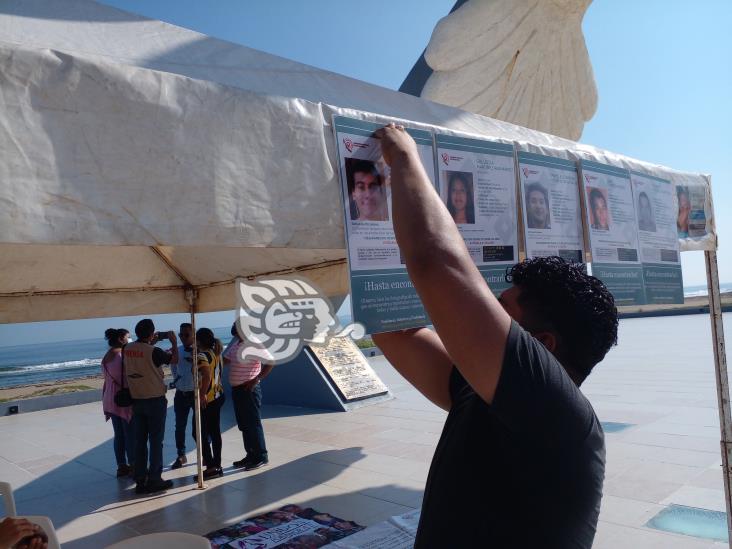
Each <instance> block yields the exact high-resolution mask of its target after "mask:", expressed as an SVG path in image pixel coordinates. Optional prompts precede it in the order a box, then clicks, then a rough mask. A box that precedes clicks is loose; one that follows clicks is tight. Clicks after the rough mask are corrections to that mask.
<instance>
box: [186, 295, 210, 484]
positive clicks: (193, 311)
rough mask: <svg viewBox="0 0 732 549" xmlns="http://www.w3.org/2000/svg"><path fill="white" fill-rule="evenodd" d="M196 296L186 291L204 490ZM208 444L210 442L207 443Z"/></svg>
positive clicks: (199, 464) (198, 459)
mask: <svg viewBox="0 0 732 549" xmlns="http://www.w3.org/2000/svg"><path fill="white" fill-rule="evenodd" d="M196 295H197V292H196V290H195V288H193V287H189V288H187V289H186V299H187V300H188V306H189V311H190V314H191V331H192V332H193V350H192V352H191V358H192V359H193V360H192V361H191V366H192V368H193V420H194V423H195V426H196V432H195V435H196V476H197V477H198V484H197V489H198V490H203V489H205V488H206V485H205V484H204V483H203V446H202V445H201V390H200V387H199V386H200V382H199V378H198V342H197V341H196ZM207 444H208V442H207Z"/></svg>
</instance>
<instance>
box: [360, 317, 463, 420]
mask: <svg viewBox="0 0 732 549" xmlns="http://www.w3.org/2000/svg"><path fill="white" fill-rule="evenodd" d="M373 340H374V343H376V345H378V346H379V349H381V350H382V352H383V353H384V356H385V357H386V358H387V359H388V360H389V362H390V363H391V364H392V366H394V368H396V370H397V371H398V372H399V373H400V374H401V375H402V376H403V377H404V378H405V379H406V380H407V381H409V383H411V384H412V385H414V386H415V387H416V388H417V390H419V392H420V393H422V394H423V395H424V396H426V397H427V398H428V399H430V400H431V401H432V402H433V403H434V404H436V405H437V406H439V407H440V408H442V409H443V410H449V409H450V405H451V404H452V400H451V398H450V390H449V388H450V372H451V371H452V361H451V360H450V357H449V355H448V354H447V351H446V350H445V346H444V345H443V344H442V341H440V338H439V337H438V336H437V334H436V333H435V332H433V331H432V330H429V329H428V328H417V329H415V330H404V331H401V332H387V333H383V334H374V335H373Z"/></svg>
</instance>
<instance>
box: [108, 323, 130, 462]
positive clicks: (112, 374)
mask: <svg viewBox="0 0 732 549" xmlns="http://www.w3.org/2000/svg"><path fill="white" fill-rule="evenodd" d="M104 338H105V339H106V340H107V343H108V344H109V350H108V351H107V353H106V354H105V355H104V357H103V358H102V373H103V374H104V385H103V386H102V410H103V411H104V417H105V418H106V421H109V420H112V429H113V430H114V455H115V457H116V458H117V477H126V476H127V475H129V474H131V473H132V471H133V465H134V463H135V429H134V425H133V421H132V420H133V415H132V407H131V406H118V405H117V403H116V402H115V401H114V396H115V395H116V394H117V392H118V391H119V390H120V389H122V387H127V383H126V382H125V379H124V375H123V371H122V348H123V347H124V346H125V345H127V343H128V342H129V339H130V332H129V330H125V329H124V328H120V329H115V328H109V329H107V330H105V332H104Z"/></svg>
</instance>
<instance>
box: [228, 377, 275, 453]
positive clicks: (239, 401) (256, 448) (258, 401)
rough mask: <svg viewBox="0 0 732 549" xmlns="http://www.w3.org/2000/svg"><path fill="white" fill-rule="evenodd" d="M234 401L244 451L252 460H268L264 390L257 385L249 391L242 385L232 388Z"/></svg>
mask: <svg viewBox="0 0 732 549" xmlns="http://www.w3.org/2000/svg"><path fill="white" fill-rule="evenodd" d="M231 397H232V399H233V400H234V414H235V415H236V425H237V427H239V430H240V431H241V436H242V439H243V440H244V450H245V451H246V453H247V456H250V457H252V458H267V445H266V443H265V442H264V428H263V427H262V414H261V412H260V410H261V408H262V388H261V387H260V386H259V385H255V386H254V389H252V390H251V391H247V390H246V389H245V388H244V387H243V386H242V385H239V386H237V387H232V388H231Z"/></svg>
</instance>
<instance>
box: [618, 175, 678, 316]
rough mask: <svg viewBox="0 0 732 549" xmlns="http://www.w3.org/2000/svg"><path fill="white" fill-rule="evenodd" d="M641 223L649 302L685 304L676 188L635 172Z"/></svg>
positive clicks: (664, 181) (640, 242)
mask: <svg viewBox="0 0 732 549" xmlns="http://www.w3.org/2000/svg"><path fill="white" fill-rule="evenodd" d="M630 179H631V182H632V184H633V200H634V202H635V213H636V217H637V220H638V244H639V246H640V259H641V262H642V264H643V283H644V285H645V291H646V302H647V303H650V304H659V303H683V302H684V283H683V280H682V277H681V257H680V256H681V254H680V253H679V239H678V236H677V228H676V222H677V213H676V211H675V209H674V196H673V195H674V186H673V185H672V184H671V182H670V181H668V180H666V179H661V178H659V177H655V176H652V175H648V174H644V173H639V172H631V173H630Z"/></svg>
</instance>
